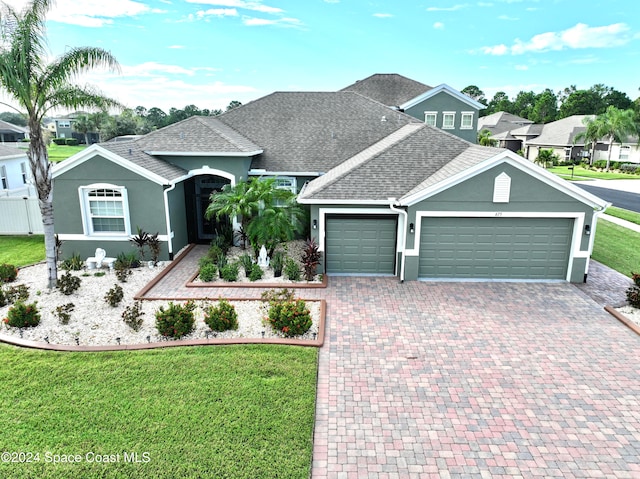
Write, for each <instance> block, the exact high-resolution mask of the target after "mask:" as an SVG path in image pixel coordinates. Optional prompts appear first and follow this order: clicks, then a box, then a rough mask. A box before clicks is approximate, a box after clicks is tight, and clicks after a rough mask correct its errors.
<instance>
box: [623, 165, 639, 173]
mask: <svg viewBox="0 0 640 479" xmlns="http://www.w3.org/2000/svg"><path fill="white" fill-rule="evenodd" d="M620 171H621V172H622V173H630V174H637V173H640V165H636V164H633V163H623V164H622V165H620Z"/></svg>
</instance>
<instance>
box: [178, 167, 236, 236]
mask: <svg viewBox="0 0 640 479" xmlns="http://www.w3.org/2000/svg"><path fill="white" fill-rule="evenodd" d="M230 183H231V180H230V179H229V178H224V177H222V176H218V175H198V176H194V177H193V178H189V179H188V180H186V181H185V184H184V193H185V206H186V213H187V229H188V240H189V243H209V242H210V241H211V240H212V239H213V238H214V237H215V235H216V230H217V229H218V226H219V224H220V223H222V222H227V221H228V219H227V218H220V221H218V220H216V218H215V217H213V218H211V219H207V218H205V216H204V213H205V211H206V210H207V206H208V205H209V201H210V197H211V194H212V193H215V192H217V191H221V190H222V187H223V186H224V185H227V184H230Z"/></svg>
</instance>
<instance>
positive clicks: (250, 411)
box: [0, 346, 317, 479]
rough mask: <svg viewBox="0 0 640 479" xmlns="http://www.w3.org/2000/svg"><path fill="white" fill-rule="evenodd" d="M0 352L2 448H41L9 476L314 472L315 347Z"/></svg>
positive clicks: (2, 469)
mask: <svg viewBox="0 0 640 479" xmlns="http://www.w3.org/2000/svg"><path fill="white" fill-rule="evenodd" d="M0 363H1V364H2V368H0V385H1V386H0V394H1V397H2V404H3V407H2V409H0V424H1V425H2V435H1V437H0V450H1V451H14V452H25V453H31V454H39V456H38V460H37V461H36V460H35V458H36V456H28V457H29V458H30V459H31V460H32V462H31V463H5V462H1V463H0V477H7V478H9V477H15V478H17V477H20V478H44V479H46V478H67V477H102V478H125V477H126V478H149V477H154V478H186V477H193V478H197V477H216V478H251V479H253V478H258V477H282V478H300V479H306V478H307V477H309V473H310V467H311V456H312V439H313V438H312V434H313V424H314V409H315V385H316V370H317V349H316V348H297V347H290V346H218V347H194V348H170V349H159V350H152V351H137V352H131V351H119V352H112V353H109V352H107V353H55V352H43V351H32V350H23V349H17V348H13V347H10V346H0ZM125 453H126V456H125ZM54 455H59V456H60V458H61V459H62V458H63V455H64V458H67V459H69V458H71V459H74V460H77V463H75V464H69V463H59V464H53V463H52V462H47V461H48V460H49V461H50V460H53V458H54V457H55V456H54ZM72 456H77V457H72ZM20 457H22V458H25V456H20ZM17 458H19V457H17ZM96 458H100V459H103V462H98V461H97V460H96ZM3 459H4V456H3ZM136 460H137V461H138V462H135V461H136ZM107 461H109V462H107Z"/></svg>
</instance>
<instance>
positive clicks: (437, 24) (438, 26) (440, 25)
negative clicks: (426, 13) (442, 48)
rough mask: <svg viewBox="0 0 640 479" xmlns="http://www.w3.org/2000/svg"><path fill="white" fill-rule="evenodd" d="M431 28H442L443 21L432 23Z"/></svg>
mask: <svg viewBox="0 0 640 479" xmlns="http://www.w3.org/2000/svg"><path fill="white" fill-rule="evenodd" d="M433 28H435V29H436V30H444V23H442V22H436V23H434V24H433Z"/></svg>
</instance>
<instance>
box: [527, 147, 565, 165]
mask: <svg viewBox="0 0 640 479" xmlns="http://www.w3.org/2000/svg"><path fill="white" fill-rule="evenodd" d="M559 159H560V157H559V156H558V155H556V154H555V153H554V152H553V150H552V149H551V148H549V149H546V150H545V149H542V150H540V151H539V152H538V156H537V157H536V159H535V160H533V162H534V163H537V164H539V165H542V167H543V168H547V166H548V165H549V164H551V165H553V160H559Z"/></svg>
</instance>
